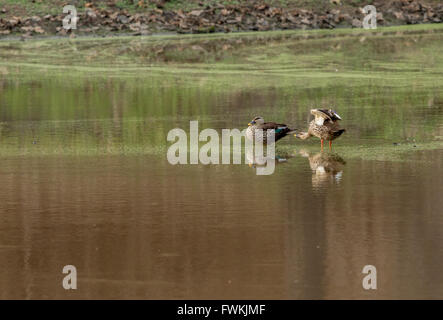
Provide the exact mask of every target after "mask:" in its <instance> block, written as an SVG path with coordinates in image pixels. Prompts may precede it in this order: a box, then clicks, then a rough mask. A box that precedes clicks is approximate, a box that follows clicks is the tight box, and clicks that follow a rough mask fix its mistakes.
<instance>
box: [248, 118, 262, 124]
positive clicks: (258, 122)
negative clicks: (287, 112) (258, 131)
mask: <svg viewBox="0 0 443 320" xmlns="http://www.w3.org/2000/svg"><path fill="white" fill-rule="evenodd" d="M263 123H265V120H264V119H263V118H262V117H255V118H254V119H252V120H251V122H249V123H248V126H253V125H256V124H263Z"/></svg>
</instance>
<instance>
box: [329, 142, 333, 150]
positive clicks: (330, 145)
mask: <svg viewBox="0 0 443 320" xmlns="http://www.w3.org/2000/svg"><path fill="white" fill-rule="evenodd" d="M329 150H332V140H329Z"/></svg>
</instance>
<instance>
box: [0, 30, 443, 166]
mask: <svg viewBox="0 0 443 320" xmlns="http://www.w3.org/2000/svg"><path fill="white" fill-rule="evenodd" d="M434 28H435V30H434V29H432V28H431V27H430V26H420V27H412V28H411V27H409V28H388V29H383V30H388V31H383V32H384V33H386V35H384V36H381V35H380V32H363V31H354V30H346V31H343V30H335V31H334V32H332V33H331V32H329V33H328V32H325V31H313V32H305V33H301V32H278V33H273V32H271V33H269V35H267V34H266V35H263V34H254V35H249V34H247V35H243V36H236V35H229V36H212V37H184V39H175V38H174V37H165V38H160V40H157V38H155V37H152V38H149V39H136V40H134V38H130V39H128V38H122V39H120V38H118V39H104V40H78V41H66V40H45V41H35V42H25V43H21V42H2V43H0V122H2V123H3V124H2V125H1V126H0V139H1V140H0V141H1V143H0V152H1V153H2V154H23V153H31V154H34V153H35V154H47V153H62V154H63V153H68V154H72V153H74V154H75V153H82V154H83V153H85V154H88V153H94V154H96V153H155V152H157V151H159V150H165V148H166V146H167V145H166V138H165V137H166V134H167V132H168V131H169V130H170V129H171V128H175V127H181V128H184V129H187V128H188V125H189V120H194V119H197V120H200V126H201V128H204V127H212V128H219V129H221V128H243V127H244V126H246V123H247V122H248V120H249V119H250V118H251V117H252V116H255V115H257V114H260V115H261V116H264V117H265V118H268V119H272V120H274V121H281V122H285V123H288V124H291V125H293V126H295V127H297V128H300V129H302V128H304V127H305V126H306V125H307V120H308V115H309V109H310V108H311V107H314V106H329V105H334V106H336V108H337V111H339V113H340V115H342V117H343V121H344V122H343V126H345V127H346V128H347V129H348V132H347V134H346V135H345V136H344V137H343V138H341V139H340V142H339V143H337V145H336V146H335V148H338V149H340V152H342V151H343V152H345V153H346V157H348V156H351V157H352V156H364V157H369V158H374V157H375V158H380V157H382V155H383V154H385V153H391V152H392V153H393V154H394V155H396V154H400V153H401V152H403V151H409V150H416V149H422V148H427V147H429V148H431V147H432V148H437V147H442V146H441V144H442V141H441V140H436V141H433V140H435V137H438V136H442V135H443V134H442V131H441V124H442V122H443V121H442V120H443V114H442V107H443V97H442V92H441V87H442V85H443V83H442V81H443V80H442V79H443V77H442V76H441V75H442V73H443V60H442V59H441V57H442V56H443V48H442V47H441V46H440V45H439V44H440V43H441V40H442V33H441V32H439V30H442V29H441V26H436V27H434ZM421 29H425V30H427V31H426V32H419V31H417V30H421ZM429 30H432V32H428V31H429ZM331 35H332V36H331ZM34 140H35V141H36V143H35V144H32V142H33V141H34ZM406 141H410V142H411V145H412V144H413V143H414V141H415V142H416V143H417V147H416V148H414V147H411V146H410V144H405V142H406ZM314 142H316V141H313V142H312V144H311V143H309V142H308V143H305V144H304V145H307V147H308V148H311V147H312V148H314ZM374 142H375V143H374ZM393 142H399V143H401V144H400V145H397V146H394V145H393V144H392V143H393ZM294 144H295V145H297V143H296V142H295V141H292V140H291V139H288V140H287V141H284V142H283V143H282V144H280V145H279V148H281V150H285V148H286V149H287V150H289V152H290V151H291V148H293V147H294ZM317 145H318V143H315V147H317ZM355 146H358V147H355ZM425 146H426V147H425ZM385 147H386V148H385ZM371 148H375V149H374V150H372V149H371ZM162 152H163V151H162ZM384 157H385V158H386V157H388V158H389V156H388V155H384Z"/></svg>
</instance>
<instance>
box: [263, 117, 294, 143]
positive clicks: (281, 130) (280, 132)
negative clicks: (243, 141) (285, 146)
mask: <svg viewBox="0 0 443 320" xmlns="http://www.w3.org/2000/svg"><path fill="white" fill-rule="evenodd" d="M258 128H259V129H262V130H263V131H266V130H274V133H275V141H277V140H280V139H281V138H283V137H285V136H286V135H287V134H289V133H291V132H292V129H290V128H289V127H288V126H287V125H286V124H282V123H275V122H265V123H263V124H262V125H261V126H259V127H258Z"/></svg>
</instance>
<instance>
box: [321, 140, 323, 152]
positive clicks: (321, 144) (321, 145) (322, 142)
mask: <svg viewBox="0 0 443 320" xmlns="http://www.w3.org/2000/svg"><path fill="white" fill-rule="evenodd" d="M321 151H323V139H321Z"/></svg>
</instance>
